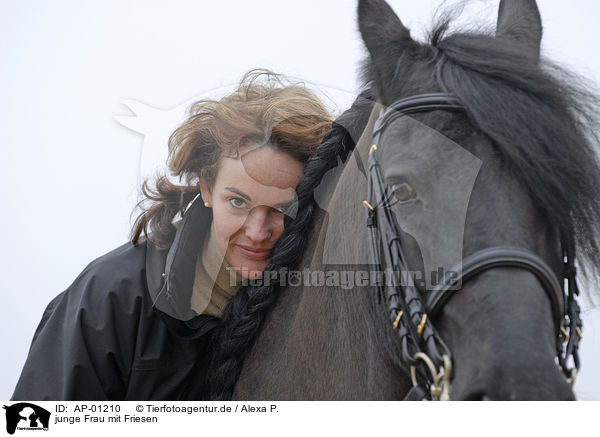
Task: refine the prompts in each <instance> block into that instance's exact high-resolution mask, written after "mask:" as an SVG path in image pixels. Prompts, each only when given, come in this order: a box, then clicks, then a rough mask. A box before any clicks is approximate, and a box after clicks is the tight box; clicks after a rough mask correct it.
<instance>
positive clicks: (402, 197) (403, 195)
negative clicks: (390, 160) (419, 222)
mask: <svg viewBox="0 0 600 437" xmlns="http://www.w3.org/2000/svg"><path fill="white" fill-rule="evenodd" d="M392 194H393V196H394V198H395V199H396V200H397V201H398V202H406V201H408V200H411V199H414V198H415V197H417V192H416V191H415V190H414V188H413V187H411V186H410V184H407V183H406V182H405V183H403V184H396V185H392Z"/></svg>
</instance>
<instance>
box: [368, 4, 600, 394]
mask: <svg viewBox="0 0 600 437" xmlns="http://www.w3.org/2000/svg"><path fill="white" fill-rule="evenodd" d="M359 27H360V31H361V34H362V37H363V39H364V42H365V45H366V47H367V49H368V51H369V55H370V56H369V59H368V60H367V63H366V65H365V76H366V80H367V83H368V84H369V85H370V86H372V87H373V88H374V89H375V91H376V94H377V96H378V99H379V101H380V102H381V103H382V104H383V105H384V108H385V107H386V106H390V105H392V104H393V103H394V102H397V101H398V100H400V99H404V98H408V97H411V96H415V95H422V94H429V93H442V92H443V93H451V94H452V95H454V96H456V97H457V99H458V101H459V102H460V105H461V106H462V108H464V111H447V110H438V109H435V108H433V110H427V111H424V112H422V113H418V114H411V115H410V116H404V115H403V116H400V117H396V118H392V119H391V121H390V122H389V123H388V124H387V125H386V126H385V129H384V130H383V131H382V133H381V136H380V137H379V144H377V147H378V149H377V151H376V152H375V153H376V157H377V161H378V163H379V164H380V166H381V173H382V176H383V182H384V184H385V185H386V186H387V187H388V188H389V190H390V191H389V193H388V194H389V195H390V199H391V204H392V206H391V210H392V211H393V213H394V215H395V218H396V220H397V222H398V224H399V226H400V228H401V236H402V238H401V241H402V246H403V250H404V254H405V257H406V260H407V264H408V266H407V267H408V270H409V271H413V272H417V273H416V274H418V275H420V277H421V278H422V279H424V281H423V282H422V283H421V284H420V285H419V284H418V286H419V288H420V291H422V292H423V294H426V293H427V292H428V290H430V289H431V288H432V287H434V286H435V285H436V284H435V282H436V280H437V279H440V278H439V276H437V275H439V274H440V272H444V271H445V272H448V271H449V270H450V269H451V268H452V266H453V265H455V264H457V263H459V264H460V261H461V260H463V259H466V258H467V257H469V256H470V255H472V254H474V253H477V252H478V251H481V250H482V249H486V248H492V247H499V246H510V247H517V248H522V249H526V250H527V251H528V252H531V253H534V254H537V256H538V257H539V258H541V259H542V260H543V262H544V263H545V264H546V265H547V266H548V267H549V268H550V270H552V271H553V272H554V274H555V275H556V276H557V278H562V274H563V268H564V267H563V250H565V245H567V246H573V247H577V254H578V260H579V262H580V264H581V263H583V262H586V261H589V262H590V264H592V265H594V264H595V265H598V260H599V256H598V244H597V236H596V231H597V229H598V212H597V205H598V195H597V193H596V189H595V187H597V186H598V183H599V176H598V175H599V174H600V173H599V171H598V165H597V160H596V157H595V155H594V152H593V151H592V147H591V145H590V140H589V137H588V134H589V132H588V131H587V130H586V128H585V121H586V120H588V119H586V117H587V116H588V113H586V103H587V102H588V101H589V100H586V99H591V98H593V96H588V95H586V94H585V93H580V92H578V91H577V90H576V88H575V86H574V83H567V82H564V81H561V80H559V79H556V78H555V77H556V76H555V75H553V74H550V73H549V72H548V69H547V68H546V67H545V66H544V64H542V63H540V41H541V36H542V26H541V21H540V15H539V12H538V9H537V6H536V4H535V1H534V0H522V1H517V0H515V1H508V0H503V1H501V2H500V9H499V14H498V24H497V29H496V32H495V34H489V35H484V34H474V33H455V34H452V35H449V34H447V23H443V24H440V25H438V27H437V29H436V30H435V31H434V32H433V33H432V36H431V40H430V44H422V43H419V42H416V41H415V40H413V39H412V38H411V36H410V33H409V31H408V29H407V28H406V27H405V26H404V25H403V24H402V22H401V21H400V19H399V18H398V17H397V16H396V14H395V13H394V12H393V11H392V9H391V8H390V7H389V6H388V5H387V3H386V2H385V1H383V0H361V1H360V2H359ZM367 147H368V145H367ZM358 152H359V154H360V156H361V157H362V161H363V162H364V163H365V164H366V161H367V153H368V148H364V147H363V149H362V150H360V147H359V150H358ZM592 268H593V267H592ZM555 312H556V308H553V306H552V302H551V299H549V293H548V290H547V289H545V287H544V286H543V285H542V281H540V278H539V276H536V274H534V273H532V272H531V271H530V270H528V269H525V268H521V267H507V266H504V265H503V266H499V267H496V268H491V269H486V270H485V271H483V272H481V273H479V274H477V275H475V276H474V277H472V278H470V279H469V280H468V281H465V282H464V283H463V284H462V288H461V289H460V290H459V291H456V292H455V293H454V294H453V295H452V297H451V298H450V299H449V300H448V301H447V302H446V303H445V305H444V306H443V307H442V308H441V310H440V311H439V312H438V314H437V315H436V316H435V318H434V320H433V323H434V325H435V326H436V328H437V330H438V332H440V333H441V336H442V337H443V339H444V341H445V342H446V343H447V345H448V347H449V349H450V350H451V351H452V355H453V365H454V372H453V373H454V375H453V382H452V388H451V395H452V398H453V399H487V398H489V399H572V398H573V392H572V391H571V388H570V386H569V384H568V383H567V380H566V378H565V376H564V375H563V372H561V370H560V368H559V367H558V366H557V364H556V362H555V361H556V360H555V357H556V347H557V346H556V344H557V335H556V334H557V331H558V330H559V326H557V323H556V320H555V317H554V313H555ZM572 335H575V333H572Z"/></svg>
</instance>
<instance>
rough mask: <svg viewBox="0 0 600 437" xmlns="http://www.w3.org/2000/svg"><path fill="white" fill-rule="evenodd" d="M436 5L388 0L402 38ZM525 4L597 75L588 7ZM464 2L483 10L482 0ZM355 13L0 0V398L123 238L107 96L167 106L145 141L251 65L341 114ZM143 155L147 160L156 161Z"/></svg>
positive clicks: (117, 149) (309, 2)
mask: <svg viewBox="0 0 600 437" xmlns="http://www.w3.org/2000/svg"><path fill="white" fill-rule="evenodd" d="M439 3H440V2H439V1H433V0H427V1H424V0H419V1H417V0H412V1H408V0H394V1H391V2H390V4H391V5H392V6H393V7H394V9H395V10H396V12H397V13H398V14H399V15H400V17H401V19H402V20H403V21H404V23H405V24H406V25H407V26H409V27H410V28H411V29H412V31H413V36H417V37H419V36H421V35H422V34H423V32H422V30H423V29H425V28H427V27H428V24H429V23H430V21H431V17H432V12H433V9H434V7H435V6H436V5H438V4H439ZM452 3H454V2H452ZM538 3H539V5H540V9H541V13H542V19H543V23H544V30H545V34H544V40H543V52H544V54H545V55H547V56H549V57H551V58H553V59H554V60H559V61H561V62H562V63H566V64H567V65H570V66H572V67H573V68H574V69H575V70H576V71H579V72H582V73H584V74H585V75H587V76H588V77H589V78H591V79H592V81H593V82H595V83H596V84H598V83H600V53H599V52H598V51H597V50H596V47H595V45H596V42H597V41H598V40H599V37H600V29H599V28H598V26H597V17H598V16H599V12H600V6H598V3H597V2H596V1H593V0H575V1H573V2H570V3H569V4H568V6H567V5H566V3H565V2H564V1H560V0H540V1H538ZM142 4H143V6H142ZM473 7H474V9H475V10H483V11H485V12H484V17H485V18H486V19H487V20H488V22H492V21H494V20H495V14H496V7H497V2H496V1H483V0H475V1H473ZM355 15H356V1H354V0H327V1H324V0H319V1H314V0H304V1H297V0H294V1H287V0H285V1H281V0H280V1H266V0H263V1H258V0H255V1H251V2H249V1H220V2H216V1H203V2H198V1H171V2H168V3H167V2H157V1H154V2H143V3H142V2H134V1H123V0H119V1H116V0H111V1H103V2H91V1H88V2H80V1H66V0H55V1H53V2H33V1H18V0H10V1H7V0H4V1H3V2H2V3H1V4H0V35H1V38H0V84H1V85H0V102H1V103H0V105H1V106H0V157H1V158H0V168H1V170H2V171H1V172H0V184H1V186H2V187H3V190H2V191H3V196H4V197H3V201H2V205H3V206H2V214H0V229H2V230H3V235H2V251H1V253H0V266H2V282H1V284H2V285H1V286H0V292H1V293H2V297H3V306H2V317H1V318H0V332H2V335H1V337H0V341H1V343H0V344H1V348H2V349H1V350H2V351H3V352H4V354H3V357H2V359H1V361H0V375H1V376H0V399H8V398H9V397H10V396H11V394H12V391H13V388H14V385H15V383H16V381H17V378H18V375H19V373H20V370H21V367H22V365H23V363H24V360H25V357H26V355H27V351H28V348H29V344H30V341H31V338H32V335H33V332H34V330H35V328H36V326H37V324H38V322H39V319H40V317H41V314H42V312H43V310H44V308H45V306H46V305H47V303H48V302H49V301H50V300H51V298H53V297H54V296H55V295H56V294H58V293H59V292H61V291H62V290H64V289H65V288H66V287H68V286H69V285H70V283H71V282H72V281H73V280H74V279H75V277H76V276H77V275H78V273H79V272H80V271H81V270H82V269H83V268H84V267H85V266H86V265H87V264H88V263H89V262H90V261H91V260H93V259H94V258H96V257H98V256H100V255H102V254H104V253H106V252H108V251H109V250H111V249H113V248H115V247H117V246H119V245H121V244H122V243H124V242H125V241H126V240H127V237H128V233H129V229H130V224H131V220H130V213H131V211H132V208H133V205H134V204H135V201H136V200H137V193H138V180H139V171H140V159H141V157H142V155H141V151H142V144H143V142H144V137H143V136H142V135H140V134H138V133H136V132H133V131H132V130H130V129H128V128H126V127H124V126H122V125H121V124H119V123H118V122H117V121H115V119H114V118H113V117H114V116H115V115H131V113H130V112H129V111H128V110H127V109H126V108H125V107H124V106H123V105H122V104H121V103H120V102H122V101H126V100H130V101H137V102H142V103H143V104H146V105H148V106H150V107H153V108H161V109H165V110H171V111H164V112H155V111H150V112H148V113H147V114H146V118H145V120H146V121H145V122H143V121H140V122H139V123H140V124H141V127H140V129H146V130H147V131H148V130H150V131H152V132H153V135H149V136H148V137H147V138H148V140H150V139H151V138H150V137H152V141H154V142H155V143H156V144H158V145H159V146H160V143H161V142H162V140H161V138H162V137H161V135H163V133H161V132H162V131H161V129H160V127H163V126H167V128H169V126H170V125H172V124H173V123H176V121H177V119H178V116H179V114H180V108H181V107H182V106H181V105H182V104H184V103H185V102H188V101H189V100H190V99H192V98H195V97H200V96H205V95H206V93H207V92H209V91H211V90H215V89H218V88H221V87H223V86H228V85H230V84H232V83H234V82H236V81H237V80H239V78H240V77H241V76H242V75H243V73H244V72H246V71H247V70H249V69H251V68H256V67H266V68H269V69H271V70H273V71H276V72H279V73H283V74H286V75H288V76H291V77H297V78H302V79H304V80H305V81H306V82H308V83H309V84H312V86H313V87H320V88H321V89H322V90H323V91H324V92H326V93H328V94H329V95H330V96H331V97H332V98H333V99H335V101H336V102H337V105H338V107H339V109H345V108H346V107H347V106H348V103H349V99H350V97H351V96H352V95H353V94H354V93H355V92H356V90H357V89H358V81H357V68H358V65H359V61H360V60H361V59H362V57H363V48H362V42H361V40H360V35H359V33H358V30H357V25H356V17H355ZM336 90H337V91H336ZM133 105H135V104H134V103H133V104H131V105H130V106H133ZM140 108H142V106H140V105H139V104H138V114H139V111H141V110H142V109H140ZM174 114H175V118H174ZM148 120H150V121H148ZM163 130H164V128H163ZM148 132H149V131H148ZM166 135H168V132H167V133H166ZM157 138H158V139H157ZM165 140H166V137H165ZM163 146H164V150H166V143H164V144H163ZM144 159H145V160H146V163H145V167H144V168H148V165H147V164H148V163H149V162H150V161H149V160H152V159H156V156H154V157H150V156H149V155H146V156H145V157H144ZM599 314H600V311H598V310H594V311H593V312H591V311H590V312H587V313H585V314H584V323H585V327H584V333H585V338H584V341H583V351H582V362H583V369H582V372H581V374H580V378H579V380H578V383H577V385H576V392H577V394H578V397H579V398H580V399H596V400H600V379H599V378H598V377H597V376H596V375H594V372H593V370H595V369H599V368H600V316H599Z"/></svg>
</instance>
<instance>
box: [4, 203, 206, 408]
mask: <svg viewBox="0 0 600 437" xmlns="http://www.w3.org/2000/svg"><path fill="white" fill-rule="evenodd" d="M210 219H211V215H210V213H209V210H208V209H207V208H205V207H204V205H203V204H202V202H201V199H200V198H199V197H198V198H197V199H195V201H193V202H192V204H191V205H190V207H189V208H188V210H187V211H186V212H185V214H184V217H183V220H182V221H181V222H180V224H179V226H178V227H177V232H176V234H175V238H174V240H173V243H172V245H171V247H170V248H169V249H168V250H159V249H157V248H156V246H154V245H153V244H152V243H150V242H148V241H144V242H142V243H140V244H137V245H132V244H130V243H128V244H125V245H123V246H121V247H119V248H117V249H115V250H113V251H111V252H109V253H107V254H106V255H104V256H102V257H100V258H98V259H96V260H95V261H93V262H91V263H90V264H89V265H88V266H87V267H86V268H85V269H84V270H83V272H81V274H80V275H79V276H78V277H77V279H75V281H74V282H73V284H71V286H70V287H69V288H68V289H67V290H65V291H64V292H62V293H61V294H59V295H58V296H56V298H54V299H53V300H52V301H51V302H50V304H49V305H48V307H47V308H46V310H45V311H44V314H43V316H42V320H41V322H40V324H39V326H38V328H37V330H36V332H35V334H34V336H33V341H32V343H31V348H30V350H29V355H28V357H27V361H26V362H25V366H24V368H23V371H22V373H21V377H20V378H19V381H18V383H17V386H16V389H15V392H14V394H13V397H12V399H13V400H185V399H192V398H196V399H198V398H200V397H202V393H203V391H202V388H203V386H204V383H205V377H206V368H207V360H206V347H207V343H208V341H209V337H210V335H209V334H210V332H211V330H212V329H213V328H214V327H215V326H216V325H217V324H218V319H217V318H215V317H213V316H208V315H197V314H196V313H194V312H193V311H192V310H191V308H190V297H191V293H192V287H193V281H194V271H195V270H194V266H195V263H196V259H197V256H198V252H199V250H200V248H201V247H202V239H203V238H204V237H205V236H206V235H208V232H207V231H208V226H210Z"/></svg>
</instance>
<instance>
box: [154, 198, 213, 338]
mask: <svg viewBox="0 0 600 437" xmlns="http://www.w3.org/2000/svg"><path fill="white" fill-rule="evenodd" d="M210 222H211V212H210V209H209V208H207V207H205V206H204V204H203V202H202V198H201V197H200V195H198V196H196V197H195V198H194V199H193V200H192V201H191V202H190V204H189V205H188V207H187V209H186V210H185V212H184V214H183V219H182V220H181V222H180V223H179V226H178V227H177V231H176V232H175V238H174V239H173V242H172V243H171V246H170V247H169V248H168V249H159V248H157V247H156V246H155V245H154V244H152V243H151V242H150V241H148V242H147V246H146V281H147V284H148V291H149V293H150V297H151V299H152V302H153V306H154V308H155V309H156V310H158V311H160V312H161V313H162V314H164V315H166V316H168V318H169V319H174V320H169V323H168V326H169V328H170V329H171V330H172V331H177V332H176V333H177V334H178V335H180V336H181V335H183V334H185V336H187V333H186V329H191V330H192V331H194V332H195V333H196V334H198V332H197V331H198V330H199V329H200V330H201V331H205V329H201V328H202V327H204V325H205V323H204V322H206V321H208V320H211V319H212V320H213V321H214V322H216V320H217V319H216V318H215V317H213V316H207V315H198V314H196V313H195V312H194V311H193V310H192V309H191V307H190V299H191V296H192V291H193V283H194V275H195V267H196V260H197V258H198V254H199V252H200V250H201V248H202V243H203V240H204V238H205V237H208V234H209V226H210ZM162 314H161V315H162ZM163 319H165V318H164V317H163ZM178 321H180V322H179V323H178ZM181 322H183V325H182V323H181Z"/></svg>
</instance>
